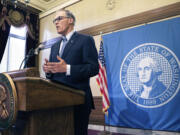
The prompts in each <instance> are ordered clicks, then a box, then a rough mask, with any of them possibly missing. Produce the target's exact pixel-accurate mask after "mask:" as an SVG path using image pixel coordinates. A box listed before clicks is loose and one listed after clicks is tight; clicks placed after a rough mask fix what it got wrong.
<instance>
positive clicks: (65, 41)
mask: <svg viewBox="0 0 180 135" xmlns="http://www.w3.org/2000/svg"><path fill="white" fill-rule="evenodd" d="M62 42H63V43H62V47H61V50H60V53H59V57H61V56H62V54H63V51H64V48H65V46H66V44H67V38H66V37H65V36H62Z"/></svg>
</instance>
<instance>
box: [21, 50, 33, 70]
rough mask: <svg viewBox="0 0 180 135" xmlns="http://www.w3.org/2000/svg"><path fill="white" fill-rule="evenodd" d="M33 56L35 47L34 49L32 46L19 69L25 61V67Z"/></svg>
mask: <svg viewBox="0 0 180 135" xmlns="http://www.w3.org/2000/svg"><path fill="white" fill-rule="evenodd" d="M32 56H34V49H33V48H31V49H30V50H29V52H28V54H27V55H26V56H25V58H24V59H23V61H22V62H21V65H20V67H19V70H20V69H21V67H22V65H23V63H24V67H23V68H25V67H26V66H27V62H28V61H29V58H30V57H32Z"/></svg>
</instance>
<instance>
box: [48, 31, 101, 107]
mask: <svg viewBox="0 0 180 135" xmlns="http://www.w3.org/2000/svg"><path fill="white" fill-rule="evenodd" d="M60 42H61V41H59V42H57V43H56V44H54V45H53V46H52V48H51V53H50V59H49V61H50V62H57V61H58V60H57V55H58V54H59V46H60ZM62 59H64V60H65V62H66V63H67V64H69V65H71V71H70V72H71V75H70V76H66V74H65V73H55V74H47V78H49V79H51V80H53V81H56V82H60V83H63V84H65V85H69V86H71V87H74V88H77V89H80V90H83V91H84V92H85V104H86V105H87V106H88V107H89V108H94V103H93V98H92V93H91V89H90V84H89V83H90V77H92V76H95V75H96V74H98V72H99V64H98V53H97V50H96V47H95V43H94V40H93V38H92V37H91V36H88V35H83V34H80V33H77V32H75V33H74V34H73V35H72V37H71V38H70V40H69V41H68V43H67V44H66V47H65V49H64V52H63V54H62Z"/></svg>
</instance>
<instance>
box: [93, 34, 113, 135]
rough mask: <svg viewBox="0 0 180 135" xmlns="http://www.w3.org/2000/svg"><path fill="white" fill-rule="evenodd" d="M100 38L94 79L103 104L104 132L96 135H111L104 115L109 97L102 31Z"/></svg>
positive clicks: (108, 103)
mask: <svg viewBox="0 0 180 135" xmlns="http://www.w3.org/2000/svg"><path fill="white" fill-rule="evenodd" d="M99 34H100V37H101V42H100V50H99V57H98V61H99V68H100V69H99V74H98V78H97V79H96V81H97V83H98V85H99V86H100V91H101V94H102V104H103V113H104V123H103V126H104V131H102V132H100V133H98V135H111V133H110V132H109V131H106V123H105V115H106V112H108V110H107V109H108V108H109V105H110V102H109V96H108V91H107V88H108V87H107V79H106V66H105V65H106V64H105V59H104V49H103V42H102V31H101V32H100V33H99Z"/></svg>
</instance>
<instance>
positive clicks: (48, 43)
mask: <svg viewBox="0 0 180 135" xmlns="http://www.w3.org/2000/svg"><path fill="white" fill-rule="evenodd" d="M60 40H62V38H61V37H56V38H53V39H50V40H48V41H45V42H41V43H39V44H38V47H37V48H36V49H35V50H34V55H38V54H39V51H41V50H44V49H48V48H51V47H52V46H53V45H54V44H55V43H57V42H59V41H60Z"/></svg>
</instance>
